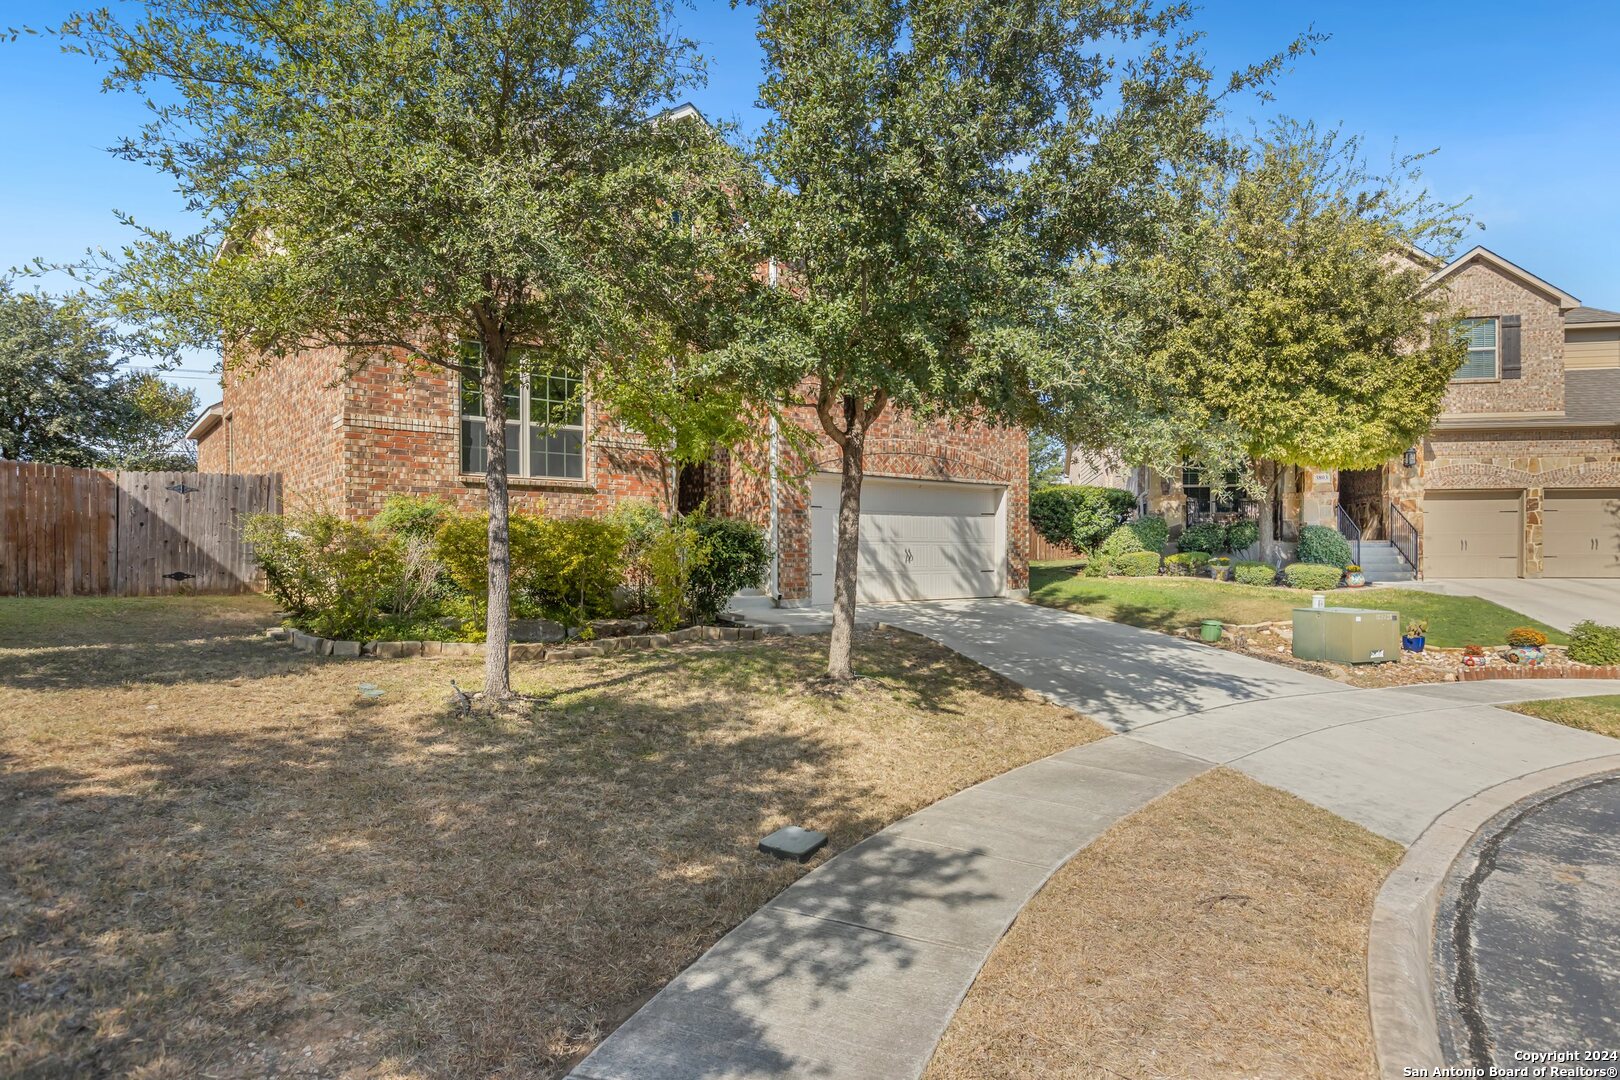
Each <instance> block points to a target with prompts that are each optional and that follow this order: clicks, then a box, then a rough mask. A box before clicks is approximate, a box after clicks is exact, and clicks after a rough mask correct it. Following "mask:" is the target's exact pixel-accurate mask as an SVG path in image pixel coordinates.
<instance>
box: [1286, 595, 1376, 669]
mask: <svg viewBox="0 0 1620 1080" xmlns="http://www.w3.org/2000/svg"><path fill="white" fill-rule="evenodd" d="M1400 655H1401V617H1400V615H1399V614H1398V613H1397V612H1393V611H1365V610H1363V609H1361V608H1347V607H1324V608H1295V609H1294V656H1295V657H1296V658H1298V659H1300V660H1334V661H1337V662H1338V663H1341V664H1383V663H1388V662H1390V661H1393V660H1397V659H1399V658H1400Z"/></svg>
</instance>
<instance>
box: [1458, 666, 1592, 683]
mask: <svg viewBox="0 0 1620 1080" xmlns="http://www.w3.org/2000/svg"><path fill="white" fill-rule="evenodd" d="M1486 679H1620V665H1615V664H1609V665H1607V666H1605V667H1542V666H1541V665H1540V664H1537V665H1535V666H1533V667H1525V666H1522V665H1508V664H1505V665H1503V666H1501V667H1496V666H1494V665H1487V666H1485V667H1473V668H1463V669H1462V670H1461V671H1459V672H1457V681H1458V682H1482V681H1484V680H1486Z"/></svg>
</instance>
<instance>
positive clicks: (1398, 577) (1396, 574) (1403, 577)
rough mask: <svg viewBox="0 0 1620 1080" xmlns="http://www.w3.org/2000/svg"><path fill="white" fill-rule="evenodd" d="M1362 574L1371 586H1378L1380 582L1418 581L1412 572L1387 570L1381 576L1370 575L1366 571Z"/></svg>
mask: <svg viewBox="0 0 1620 1080" xmlns="http://www.w3.org/2000/svg"><path fill="white" fill-rule="evenodd" d="M1362 574H1363V576H1365V577H1366V579H1367V581H1368V583H1369V584H1378V583H1379V582H1390V581H1416V580H1417V575H1416V574H1414V573H1412V571H1410V570H1386V571H1384V572H1383V573H1380V574H1369V573H1367V572H1366V571H1365V570H1363V571H1362Z"/></svg>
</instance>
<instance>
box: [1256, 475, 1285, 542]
mask: <svg viewBox="0 0 1620 1080" xmlns="http://www.w3.org/2000/svg"><path fill="white" fill-rule="evenodd" d="M1254 469H1255V472H1256V473H1257V474H1258V475H1259V476H1260V481H1261V485H1262V487H1261V491H1262V494H1261V496H1260V521H1259V522H1258V524H1259V526H1260V559H1261V561H1262V562H1268V563H1271V564H1272V565H1273V566H1275V565H1277V561H1278V560H1277V528H1276V505H1277V488H1278V486H1279V485H1280V483H1281V480H1282V469H1281V468H1279V467H1278V466H1277V464H1276V462H1272V461H1257V462H1255V463H1254Z"/></svg>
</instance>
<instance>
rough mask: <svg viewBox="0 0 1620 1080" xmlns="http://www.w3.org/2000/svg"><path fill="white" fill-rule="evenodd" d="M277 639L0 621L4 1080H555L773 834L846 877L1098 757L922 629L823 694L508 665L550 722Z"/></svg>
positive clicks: (766, 891)
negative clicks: (848, 863) (815, 843)
mask: <svg viewBox="0 0 1620 1080" xmlns="http://www.w3.org/2000/svg"><path fill="white" fill-rule="evenodd" d="M269 622H270V609H269V605H268V604H267V603H265V602H264V601H262V600H259V599H257V598H250V599H246V600H243V599H237V598H230V599H223V598H222V599H211V598H210V599H190V600H186V599H171V600H16V599H7V600H0V716H3V717H5V724H4V725H3V727H0V761H3V766H0V770H3V771H0V817H3V819H4V820H5V823H6V825H5V829H4V831H3V833H0V964H3V966H0V1075H4V1076H7V1077H45V1076H52V1077H54V1076H92V1075H95V1076H111V1075H116V1076H129V1077H136V1078H143V1080H155V1078H159V1077H171V1076H173V1077H179V1076H186V1077H190V1076H259V1075H267V1074H268V1073H270V1072H271V1071H278V1070H279V1072H280V1073H281V1074H287V1073H289V1072H290V1071H292V1070H294V1069H296V1070H297V1071H299V1072H303V1071H304V1070H306V1069H307V1070H313V1071H318V1072H319V1074H320V1075H323V1076H344V1077H362V1076H364V1077H424V1076H501V1077H506V1078H513V1077H546V1076H555V1075H558V1074H559V1072H561V1071H562V1070H564V1069H565V1068H566V1067H567V1065H568V1064H569V1063H570V1062H571V1061H572V1060H574V1059H576V1058H577V1057H578V1056H579V1055H580V1054H582V1053H583V1052H585V1051H586V1050H588V1049H589V1048H590V1047H592V1046H593V1045H594V1044H595V1043H596V1042H597V1041H598V1040H599V1039H600V1038H601V1037H602V1035H603V1034H604V1033H605V1032H606V1031H607V1030H609V1029H610V1028H611V1027H612V1026H613V1025H614V1024H616V1023H617V1022H619V1020H621V1019H622V1018H623V1017H624V1016H626V1015H628V1013H629V1012H630V1011H631V1010H633V1009H634V1008H635V1007H636V1006H637V1005H638V1004H639V1003H640V1002H641V1001H642V1000H644V998H645V997H646V995H648V994H649V993H650V992H651V991H653V990H654V989H656V988H657V987H659V986H660V985H662V984H663V983H664V982H665V981H667V980H668V979H669V978H670V977H671V976H672V975H674V974H675V973H676V972H677V971H679V970H680V969H681V968H682V967H683V966H685V965H686V964H687V963H689V962H690V961H691V960H692V959H694V958H695V957H696V956H697V955H698V954H699V953H700V952H701V951H703V950H704V949H705V948H706V947H708V946H709V945H710V944H712V943H713V942H714V941H715V940H716V939H717V938H718V937H719V936H720V935H721V934H723V933H724V932H725V931H726V930H727V929H729V928H730V927H731V926H733V925H735V924H736V923H737V922H738V921H740V920H741V919H742V918H743V917H745V916H746V915H748V914H750V913H751V912H753V911H754V910H755V909H757V908H758V907H759V906H760V905H761V904H762V903H764V902H765V901H766V900H767V899H768V898H769V897H771V896H772V895H773V894H775V893H776V892H777V891H779V890H780V889H781V888H783V887H784V886H785V885H787V884H788V883H789V882H791V881H792V880H793V879H794V878H795V877H797V876H798V875H799V874H801V873H803V872H804V868H802V867H799V866H796V865H790V864H784V863H781V862H777V861H775V860H772V859H770V858H768V857H766V856H764V855H761V854H759V853H757V852H756V851H755V850H754V845H755V843H756V842H757V840H758V838H759V837H760V836H762V835H764V834H765V833H766V832H768V831H770V830H772V829H774V828H776V827H778V826H779V825H782V824H785V823H787V822H798V823H801V824H805V825H808V826H812V827H815V828H821V829H825V830H827V831H828V832H830V833H831V835H832V843H831V845H830V846H831V848H832V849H833V850H838V849H841V848H844V847H847V846H848V845H850V844H851V843H853V842H854V841H856V840H858V839H860V838H861V837H863V836H866V835H867V834H869V833H871V832H872V831H873V830H875V829H877V828H879V827H880V826H882V825H884V824H886V823H888V822H890V821H893V820H894V819H896V818H898V817H900V816H902V815H904V814H906V813H908V812H910V811H912V810H914V809H916V808H918V807H921V806H923V805H925V804H927V803H930V802H933V801H935V800H937V799H939V798H941V797H943V796H945V795H947V794H949V793H951V792H954V791H956V790H958V789H960V788H963V787H965V786H967V785H970V784H972V783H975V782H977V781H979V780H981V779H984V778H986V777H989V776H991V775H994V774H996V773H1000V772H1002V771H1004V770H1006V769H1008V768H1011V767H1012V766H1014V765H1017V764H1020V763H1022V762H1026V761H1029V760H1032V759H1034V758H1038V757H1042V756H1044V755H1046V754H1050V753H1052V752H1054V751H1057V750H1059V749H1061V748H1063V747H1066V746H1070V745H1074V744H1077V743H1082V742H1086V741H1088V740H1090V739H1094V738H1097V737H1099V736H1100V735H1101V734H1102V732H1101V730H1100V729H1099V728H1098V727H1096V726H1095V725H1094V724H1092V723H1091V722H1090V721H1088V720H1086V719H1084V718H1083V717H1080V716H1078V715H1076V714H1074V713H1071V712H1068V711H1067V710H1064V709H1060V708H1056V707H1053V706H1050V705H1047V704H1044V703H1042V702H1040V701H1038V700H1037V699H1035V698H1034V697H1033V696H1031V695H1027V694H1025V693H1024V692H1022V691H1021V690H1019V689H1018V688H1017V687H1015V686H1013V685H1012V684H1010V683H1007V682H1005V681H1004V680H1002V679H1000V678H999V677H998V676H996V675H994V674H992V673H990V672H988V671H986V670H985V669H983V668H980V667H978V666H976V665H974V664H971V663H969V662H967V661H965V660H963V659H961V658H960V657H957V656H955V655H954V654H952V653H949V652H947V651H945V650H944V649H942V648H940V647H938V646H935V645H933V644H932V643H929V642H927V641H924V640H923V639H921V638H917V637H913V636H910V635H905V634H900V633H883V634H870V635H864V636H863V637H862V638H861V639H860V641H859V643H858V644H859V653H858V656H859V660H858V667H859V668H860V669H861V670H863V671H864V672H865V673H866V674H868V675H870V676H871V678H869V679H867V680H864V681H862V682H861V683H859V684H857V686H856V687H855V688H853V689H852V690H849V691H847V692H845V693H844V694H842V695H841V696H836V697H835V696H829V695H827V694H825V693H824V692H822V691H820V690H819V689H817V686H816V683H815V681H814V677H815V676H816V675H817V674H818V673H819V671H820V669H821V665H822V663H823V659H822V650H823V649H824V647H825V641H824V639H818V638H773V639H767V640H765V641H761V642H757V643H750V644H747V645H742V646H735V645H733V646H729V647H728V646H718V645H713V646H690V647H687V648H684V649H680V650H670V651H663V652H648V653H636V654H629V655H626V656H624V657H606V658H602V659H600V660H589V661H579V662H574V663H566V664H551V665H544V664H532V663H531V664H519V665H514V672H513V677H514V682H515V684H516V685H517V687H518V688H519V689H521V690H523V691H525V692H527V693H529V694H532V695H535V697H536V698H537V699H538V704H537V705H536V706H535V707H534V708H533V709H532V711H530V710H525V711H521V712H519V713H516V714H512V715H505V716H501V717H497V718H473V719H462V718H458V717H456V716H454V715H453V714H452V713H451V712H450V711H449V710H448V709H447V708H446V706H445V699H446V696H447V694H448V692H449V680H450V678H451V677H452V676H454V677H456V678H457V679H458V680H459V681H460V682H461V683H462V685H463V686H469V685H476V684H477V681H478V665H477V664H476V663H471V662H466V661H452V660H442V661H438V660H422V659H418V660H401V661H364V662H358V661H340V660H332V659H322V658H315V657H311V656H308V655H305V654H302V653H297V652H294V651H293V650H292V649H290V648H287V647H285V646H279V645H273V644H270V643H267V642H265V641H263V640H262V638H261V636H260V631H261V629H262V627H264V626H265V625H266V624H267V623H269ZM362 682H371V683H375V684H377V685H378V686H380V687H382V689H383V696H382V698H381V699H380V700H379V701H377V702H375V703H372V702H368V701H366V700H365V699H363V698H361V697H360V696H359V695H358V694H357V687H358V684H360V683H362ZM306 1048H307V1049H306Z"/></svg>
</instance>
